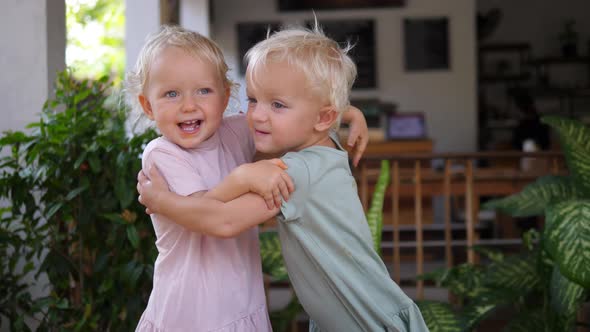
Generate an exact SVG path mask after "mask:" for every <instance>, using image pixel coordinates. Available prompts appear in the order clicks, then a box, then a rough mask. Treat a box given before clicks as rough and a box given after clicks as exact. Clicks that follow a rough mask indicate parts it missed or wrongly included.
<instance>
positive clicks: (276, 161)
mask: <svg viewBox="0 0 590 332" xmlns="http://www.w3.org/2000/svg"><path fill="white" fill-rule="evenodd" d="M269 161H270V162H271V163H273V164H275V165H277V166H279V167H280V168H281V169H283V170H285V169H287V168H288V167H287V164H285V162H284V161H282V160H281V159H279V158H273V159H269Z"/></svg>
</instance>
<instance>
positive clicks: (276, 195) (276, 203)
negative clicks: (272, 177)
mask: <svg viewBox="0 0 590 332" xmlns="http://www.w3.org/2000/svg"><path fill="white" fill-rule="evenodd" d="M273 198H274V206H276V207H281V203H282V199H281V192H280V190H279V188H275V190H273Z"/></svg>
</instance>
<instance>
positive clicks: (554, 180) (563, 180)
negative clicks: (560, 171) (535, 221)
mask: <svg viewBox="0 0 590 332" xmlns="http://www.w3.org/2000/svg"><path fill="white" fill-rule="evenodd" d="M580 196H581V193H580V190H578V189H577V187H576V186H575V184H574V180H573V179H572V178H571V177H569V176H554V175H548V176H544V177H541V178H539V179H537V181H535V182H533V183H531V184H529V185H527V186H526V187H524V189H523V190H522V191H521V192H519V193H516V194H513V195H511V196H508V197H504V198H500V199H494V200H491V201H488V202H486V203H485V204H483V205H482V208H483V209H486V210H500V211H502V212H504V213H507V214H509V215H511V216H514V217H528V216H537V215H542V214H544V212H545V208H546V207H547V206H548V205H550V204H554V203H559V202H563V201H566V200H570V199H572V198H576V197H580Z"/></svg>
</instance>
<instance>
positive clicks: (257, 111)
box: [248, 106, 268, 122]
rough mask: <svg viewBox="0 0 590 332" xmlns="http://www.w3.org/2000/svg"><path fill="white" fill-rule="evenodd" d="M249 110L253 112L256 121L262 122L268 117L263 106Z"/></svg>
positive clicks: (252, 115) (252, 116)
mask: <svg viewBox="0 0 590 332" xmlns="http://www.w3.org/2000/svg"><path fill="white" fill-rule="evenodd" d="M248 112H249V113H251V115H250V116H251V118H252V120H254V121H258V122H262V121H266V120H267V119H268V114H267V112H266V111H265V110H264V108H263V107H259V106H257V107H254V108H252V109H250V110H249V111H248Z"/></svg>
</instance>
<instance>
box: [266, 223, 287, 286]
mask: <svg viewBox="0 0 590 332" xmlns="http://www.w3.org/2000/svg"><path fill="white" fill-rule="evenodd" d="M259 238H260V256H261V258H262V271H263V272H264V273H265V274H268V275H269V276H271V277H272V278H273V279H274V280H277V281H281V280H287V279H288V278H289V276H288V275H287V268H286V267H285V264H284V262H283V256H282V254H281V252H282V251H281V242H280V241H279V236H278V234H277V233H276V232H263V233H260V235H259Z"/></svg>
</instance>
